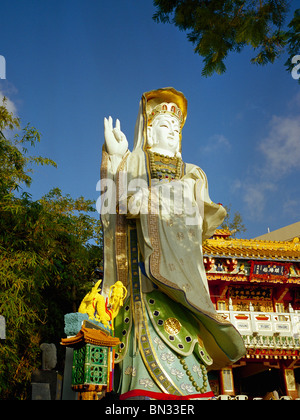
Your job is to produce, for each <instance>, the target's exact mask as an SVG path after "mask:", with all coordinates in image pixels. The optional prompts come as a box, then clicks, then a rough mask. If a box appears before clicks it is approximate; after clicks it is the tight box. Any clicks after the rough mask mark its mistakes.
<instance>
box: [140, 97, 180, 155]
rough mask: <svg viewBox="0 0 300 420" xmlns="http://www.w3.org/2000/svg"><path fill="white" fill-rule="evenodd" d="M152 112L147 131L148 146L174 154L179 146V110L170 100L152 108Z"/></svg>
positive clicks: (163, 152)
mask: <svg viewBox="0 0 300 420" xmlns="http://www.w3.org/2000/svg"><path fill="white" fill-rule="evenodd" d="M157 108H158V109H157ZM152 114H153V118H152V119H151V123H150V124H149V125H148V133H147V142H148V147H149V148H151V150H153V151H157V152H158V153H162V154H171V155H173V156H175V155H176V154H178V153H179V147H180V131H181V120H182V112H181V110H180V109H179V108H178V107H177V105H176V104H174V103H172V102H171V103H165V102H164V103H163V104H161V105H158V106H157V107H156V108H154V110H153V112H152Z"/></svg>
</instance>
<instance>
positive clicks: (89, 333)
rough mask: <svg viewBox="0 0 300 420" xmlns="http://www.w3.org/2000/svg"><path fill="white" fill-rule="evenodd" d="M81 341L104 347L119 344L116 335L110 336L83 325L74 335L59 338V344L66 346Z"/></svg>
mask: <svg viewBox="0 0 300 420" xmlns="http://www.w3.org/2000/svg"><path fill="white" fill-rule="evenodd" d="M82 342H83V343H90V344H94V345H96V346H106V347H110V346H111V347H114V346H116V345H118V344H120V340H119V339H118V338H117V337H112V336H110V335H109V334H106V333H105V332H104V331H101V330H96V329H92V328H86V327H84V326H83V327H81V330H80V331H79V333H78V334H76V335H75V336H73V337H69V338H62V339H61V345H63V346H68V347H74V346H76V345H78V344H80V343H82Z"/></svg>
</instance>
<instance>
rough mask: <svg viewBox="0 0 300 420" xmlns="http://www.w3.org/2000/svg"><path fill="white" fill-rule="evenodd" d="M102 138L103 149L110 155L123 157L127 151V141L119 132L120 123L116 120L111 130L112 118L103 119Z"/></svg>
mask: <svg viewBox="0 0 300 420" xmlns="http://www.w3.org/2000/svg"><path fill="white" fill-rule="evenodd" d="M104 138H105V147H106V150H107V152H108V153H109V154H110V155H119V156H123V155H124V154H125V153H126V151H127V149H128V141H127V139H126V136H125V134H124V133H123V132H122V131H121V125H120V121H119V120H118V119H117V120H116V126H115V128H113V119H112V117H109V118H108V119H107V118H104Z"/></svg>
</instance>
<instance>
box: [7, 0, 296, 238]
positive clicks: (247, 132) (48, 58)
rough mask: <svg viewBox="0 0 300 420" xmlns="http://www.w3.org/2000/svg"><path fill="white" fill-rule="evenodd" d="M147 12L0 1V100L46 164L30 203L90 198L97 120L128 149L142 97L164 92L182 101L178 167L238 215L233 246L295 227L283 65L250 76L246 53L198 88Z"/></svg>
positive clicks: (169, 36) (290, 111)
mask: <svg viewBox="0 0 300 420" xmlns="http://www.w3.org/2000/svg"><path fill="white" fill-rule="evenodd" d="M292 5H293V6H294V9H295V8H296V6H297V1H292ZM298 6H299V5H298ZM154 11H155V8H154V6H153V4H152V0H143V1H141V0H110V1H104V0H85V1H83V0H43V1H41V0H1V26H0V39H1V41H0V55H2V56H4V57H5V59H6V80H0V95H6V96H7V97H8V98H9V100H10V101H11V102H10V104H11V107H12V109H15V110H16V112H17V114H18V116H19V117H20V118H21V120H22V122H23V124H24V125H25V124H26V123H27V122H30V123H31V124H32V125H34V126H35V127H36V128H37V129H38V130H39V131H40V132H41V133H42V141H41V143H40V145H38V147H37V148H36V149H35V151H34V154H39V155H42V156H45V157H48V158H51V159H53V160H54V161H56V162H57V164H58V168H57V169H54V168H47V167H41V168H37V169H36V171H35V173H34V175H33V184H32V187H31V188H30V190H29V192H30V193H31V194H32V196H33V199H38V198H40V197H41V196H42V195H43V194H46V193H47V192H48V191H49V190H50V189H51V188H53V187H59V188H61V189H62V191H63V193H65V194H70V195H71V196H72V197H74V198H75V197H79V196H84V197H86V198H89V199H95V200H96V199H97V198H98V194H99V193H98V192H97V191H96V184H97V181H98V180H99V173H100V161H101V148H102V144H103V140H104V139H103V119H104V117H105V116H106V117H108V116H109V115H111V116H112V117H113V118H119V119H120V121H121V128H122V130H123V132H124V133H125V134H126V136H127V139H128V141H129V145H130V148H131V149H132V143H133V132H134V125H135V120H136V116H137V112H138V104H139V100H140V98H141V95H142V93H143V92H145V91H148V90H151V89H156V88H160V87H166V86H173V87H174V88H176V89H178V90H180V91H182V92H183V93H184V94H185V96H186V97H187V100H188V118H187V122H186V125H185V127H184V130H183V159H184V160H185V161H186V162H189V163H194V164H197V165H199V166H200V167H201V168H202V169H203V170H204V171H205V172H206V174H207V177H208V181H209V188H210V196H211V198H212V200H213V201H215V202H221V203H223V204H225V205H231V208H232V212H233V213H234V212H235V211H239V212H240V213H241V215H242V216H243V221H244V224H245V225H246V228H247V231H246V233H245V234H244V235H243V236H244V237H246V238H252V237H255V236H258V235H261V234H264V233H266V232H267V229H268V228H269V229H270V230H275V229H278V228H280V227H283V226H286V225H289V224H291V223H295V222H298V221H299V220H300V217H299V215H300V183H299V176H300V85H299V84H298V83H297V81H296V80H294V79H293V78H292V77H291V74H289V73H288V72H287V71H286V70H285V68H284V62H285V61H286V59H287V57H286V56H283V57H282V58H281V59H280V60H278V61H277V62H276V63H275V64H273V65H268V66H265V67H257V66H254V65H251V64H250V58H251V57H252V56H253V55H254V53H253V51H251V50H250V49H249V50H246V51H244V52H243V53H242V54H239V55H230V56H229V57H228V59H227V61H226V65H227V72H226V73H225V74H224V75H221V76H219V75H214V76H213V77H210V78H203V77H202V76H201V69H202V59H201V58H200V57H199V56H198V55H196V54H194V52H193V45H192V44H191V43H189V42H188V41H187V39H186V34H185V33H183V32H180V31H179V30H178V29H177V28H175V27H174V26H172V25H168V24H165V25H164V24H157V23H155V22H154V21H153V20H152V15H153V13H154ZM299 54H300V51H299Z"/></svg>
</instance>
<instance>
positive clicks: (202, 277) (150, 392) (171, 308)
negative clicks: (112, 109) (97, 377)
mask: <svg viewBox="0 0 300 420" xmlns="http://www.w3.org/2000/svg"><path fill="white" fill-rule="evenodd" d="M186 115H187V101H186V98H185V97H184V95H183V94H182V93H181V92H178V91H176V90H175V89H173V88H163V89H158V90H153V91H150V92H146V93H144V94H143V95H142V99H141V101H140V107H139V113H138V117H137V122H136V126H135V134H134V147H133V151H132V152H130V151H129V150H128V142H127V139H126V136H125V135H124V133H122V131H121V128H120V122H119V121H118V120H116V123H115V127H114V126H113V120H112V118H111V117H109V118H108V119H106V118H105V119H104V137H105V143H104V146H103V151H102V163H101V190H102V191H103V194H102V207H101V219H102V223H103V233H104V278H103V288H102V294H103V295H104V296H106V295H108V293H109V288H110V287H111V286H112V285H113V284H114V283H115V282H116V281H121V282H122V284H123V286H124V287H126V288H127V291H128V294H127V298H126V300H125V301H124V304H123V306H122V308H121V309H120V311H119V313H118V315H117V317H116V318H115V321H114V322H115V325H114V330H115V335H116V336H117V337H118V338H119V339H120V341H121V344H120V345H119V347H118V348H117V349H116V351H115V378H114V386H115V391H116V392H118V393H119V394H120V399H128V398H135V399H144V398H151V399H158V400H159V399H164V398H166V397H167V398H168V399H190V398H199V399H200V398H210V397H212V396H213V393H212V392H211V390H210V386H209V381H208V373H207V372H208V371H209V370H210V369H220V368H222V367H225V366H227V365H230V364H232V363H234V362H235V361H237V360H238V359H240V358H241V357H242V356H243V355H244V354H245V347H244V344H243V340H242V338H241V336H240V334H239V333H238V331H237V330H236V329H235V328H234V327H233V326H232V324H231V323H229V322H228V321H225V320H224V319H223V318H222V317H220V316H219V315H218V314H217V312H216V310H215V308H214V305H213V304H212V302H211V299H210V295H209V290H208V283H207V278H206V273H205V269H204V265H203V254H202V241H203V240H205V239H206V238H209V237H211V236H212V234H213V233H214V231H215V229H216V228H217V227H218V226H219V225H220V224H221V223H222V221H223V219H224V217H225V215H226V211H225V209H224V208H223V207H222V206H221V205H219V204H215V203H213V202H212V201H211V200H210V198H209V194H208V184H207V178H206V175H205V173H204V172H203V170H202V169H200V168H199V167H197V166H195V165H193V164H188V163H184V162H183V160H182V157H181V139H182V128H183V126H184V123H185V119H186ZM166 394H168V395H167V396H166Z"/></svg>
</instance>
